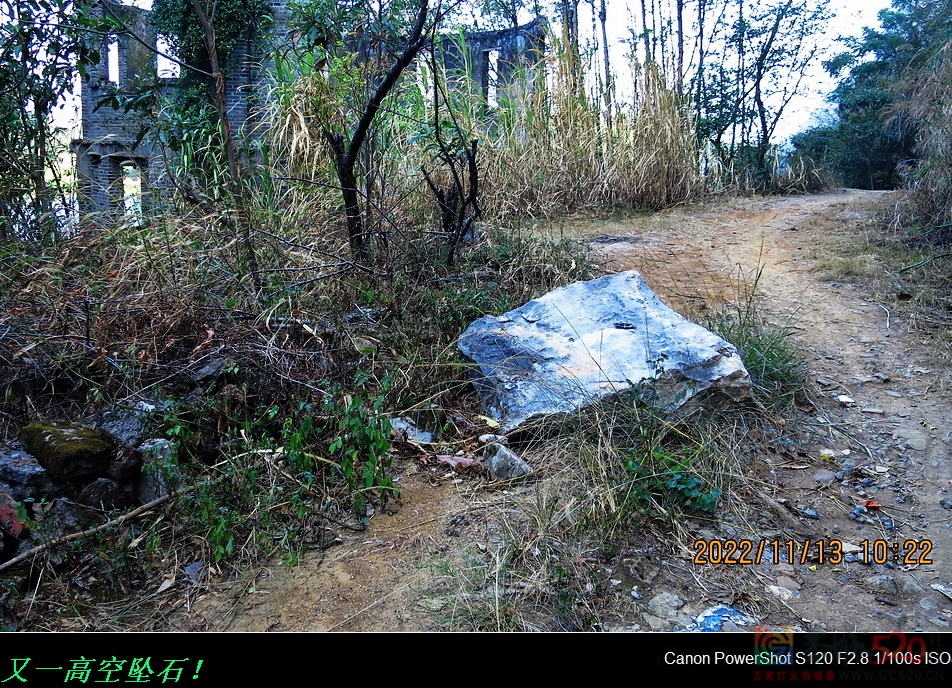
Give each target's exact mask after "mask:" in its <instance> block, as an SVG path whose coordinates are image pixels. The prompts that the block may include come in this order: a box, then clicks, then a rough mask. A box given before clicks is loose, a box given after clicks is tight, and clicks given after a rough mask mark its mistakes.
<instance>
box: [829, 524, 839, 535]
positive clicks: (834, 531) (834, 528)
mask: <svg viewBox="0 0 952 688" xmlns="http://www.w3.org/2000/svg"><path fill="white" fill-rule="evenodd" d="M831 530H832V531H833V534H834V535H839V533H840V527H839V525H837V524H835V523H834V524H833V528H831Z"/></svg>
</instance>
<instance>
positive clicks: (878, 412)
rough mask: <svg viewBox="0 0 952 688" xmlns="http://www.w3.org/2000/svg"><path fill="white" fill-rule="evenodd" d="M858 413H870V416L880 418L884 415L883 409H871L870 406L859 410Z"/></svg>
mask: <svg viewBox="0 0 952 688" xmlns="http://www.w3.org/2000/svg"><path fill="white" fill-rule="evenodd" d="M860 411H861V412H862V413H872V414H876V415H880V416H881V415H883V414H885V413H886V412H885V411H884V410H883V409H881V408H875V407H872V406H868V407H866V408H861V409H860Z"/></svg>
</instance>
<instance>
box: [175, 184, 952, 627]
mask: <svg viewBox="0 0 952 688" xmlns="http://www.w3.org/2000/svg"><path fill="white" fill-rule="evenodd" d="M892 202H894V201H893V198H892V197H891V196H890V195H889V194H884V193H877V192H856V191H851V192H837V193H829V194H822V195H815V196H798V197H776V198H767V199H761V198H755V199H735V200H730V201H720V202H716V203H711V204H708V205H705V206H700V207H692V208H682V209H676V210H673V211H669V212H665V213H658V214H653V215H650V216H645V217H642V218H635V219H627V220H624V221H615V222H606V221H598V222H591V223H575V224H573V225H572V226H570V227H567V228H566V232H568V233H570V234H571V235H574V236H577V237H579V238H581V239H585V240H589V241H592V242H593V246H595V247H596V250H597V251H598V253H599V254H600V255H601V257H602V259H603V260H604V261H605V264H606V269H608V270H610V271H620V270H626V269H631V268H635V269H639V270H641V271H642V272H643V274H644V275H645V277H646V279H647V280H648V282H649V284H651V286H652V287H653V288H654V289H655V290H656V291H657V292H658V293H659V294H660V295H661V296H662V298H663V299H664V300H665V301H666V302H668V303H669V304H670V305H672V306H673V307H675V308H678V309H680V310H682V311H693V312H696V311H697V309H699V308H701V307H705V306H706V307H714V306H716V305H717V302H718V301H720V300H722V299H725V298H726V299H733V298H735V297H736V295H737V290H738V289H740V290H741V291H743V289H744V288H745V286H744V285H747V286H750V285H751V284H752V283H753V282H755V281H756V282H758V283H757V293H758V294H759V295H760V297H761V299H762V304H763V309H764V312H765V313H766V314H767V316H768V318H770V319H771V320H772V321H773V322H774V323H775V324H778V325H787V326H791V327H792V328H793V335H792V336H793V339H794V340H795V342H796V344H797V345H798V347H799V348H800V349H801V350H802V351H803V352H804V354H805V356H806V357H807V359H808V368H809V376H810V380H811V386H810V399H811V402H812V407H811V406H809V405H808V406H806V407H805V409H806V412H805V415H804V417H803V418H801V419H799V420H798V421H797V423H796V425H797V432H798V434H797V435H795V436H794V435H792V434H790V433H789V432H788V431H789V428H780V429H778V430H777V433H776V437H772V438H771V437H765V438H763V442H762V445H763V446H761V447H759V449H764V451H759V452H756V453H755V454H754V455H755V457H756V458H754V459H753V460H752V464H751V465H749V466H747V467H746V470H748V471H749V473H750V475H751V477H752V479H753V481H754V482H752V487H751V489H750V490H748V491H747V492H746V493H744V494H746V495H747V498H749V500H750V504H749V509H750V512H751V513H750V520H749V521H738V520H736V519H735V520H733V522H725V521H720V522H710V523H705V524H701V525H694V526H692V528H693V530H692V532H693V533H694V535H695V537H696V538H697V539H699V540H703V541H705V542H716V543H719V544H720V545H721V546H723V547H728V546H730V545H729V543H739V542H742V541H744V540H748V539H750V540H751V541H752V542H755V543H756V542H766V543H767V554H766V555H763V554H762V553H761V556H756V555H755V554H751V555H750V556H749V557H746V558H744V557H742V558H741V561H738V563H734V564H729V563H728V564H725V563H716V561H717V560H718V559H719V558H720V559H723V558H724V556H725V555H724V553H723V552H721V551H715V550H714V549H712V548H711V547H710V546H707V547H704V546H700V547H699V546H694V547H692V543H691V541H690V538H689V539H688V541H685V542H682V543H680V546H677V547H675V546H673V545H672V547H669V548H668V551H664V548H660V549H659V548H657V547H655V548H646V549H644V550H643V551H638V552H629V553H628V556H627V557H625V556H619V557H617V558H616V559H614V560H611V561H609V560H605V561H599V562H594V563H593V564H592V566H593V567H594V568H597V569H598V570H599V571H598V573H600V574H601V575H602V577H603V578H604V580H606V581H609V582H607V583H606V587H607V588H608V589H609V590H608V591H607V592H606V593H605V595H604V596H603V599H602V600H601V605H602V606H601V607H600V609H601V610H602V616H601V618H600V620H599V623H598V626H599V627H600V628H604V629H608V630H611V629H618V630H672V629H677V628H685V627H687V628H696V627H698V626H699V621H698V617H699V616H700V615H702V613H703V612H704V611H705V610H709V609H711V608H712V607H715V606H717V605H724V606H725V607H727V608H729V609H731V610H734V611H733V612H732V614H733V613H734V612H736V614H734V616H733V617H732V618H731V619H729V620H726V621H725V622H724V623H723V624H717V625H718V626H722V627H723V628H724V629H725V630H735V629H738V628H744V627H751V626H753V625H755V624H760V625H765V626H770V627H775V628H795V629H801V630H813V631H823V630H826V631H854V630H855V631H885V630H915V629H923V630H926V631H938V630H946V629H949V628H950V626H952V611H950V609H952V597H950V596H952V528H950V524H952V511H950V509H952V487H950V484H952V483H950V481H952V456H950V449H952V404H950V392H952V375H950V370H949V368H948V367H946V366H945V365H944V364H943V363H942V362H941V361H939V360H938V358H937V357H936V356H935V354H934V351H933V350H932V349H930V340H931V339H932V338H933V337H935V336H936V335H937V332H936V331H935V330H929V329H928V328H927V327H926V328H925V329H924V324H923V323H922V322H917V321H915V320H914V319H913V318H912V316H911V311H909V310H908V309H907V308H906V306H907V303H908V301H907V298H908V297H909V296H910V294H908V293H907V292H906V291H905V290H906V289H907V287H906V286H905V285H902V284H900V283H899V282H898V281H895V283H891V282H890V279H891V278H889V276H888V275H884V273H883V271H882V269H881V268H880V267H879V266H878V264H877V261H876V259H875V257H873V256H871V255H864V254H863V253H862V250H861V245H862V244H861V242H857V241H856V240H855V239H856V237H857V236H859V235H861V234H862V233H864V232H875V231H878V230H877V229H876V227H877V226H878V225H877V217H878V216H879V215H880V214H881V213H882V212H883V211H884V209H886V208H887V207H888V205H889V204H890V203H892ZM758 274H759V280H758V279H757V276H758ZM874 280H875V281H876V283H877V284H878V285H880V286H881V287H882V290H881V291H877V290H874V289H873V288H872V287H871V286H869V285H870V284H871V283H872V281H874ZM398 472H399V474H400V484H401V485H402V489H403V497H402V503H401V506H400V508H399V509H398V510H397V511H396V513H395V514H393V515H385V514H380V515H378V516H376V517H375V518H373V519H372V520H371V522H370V527H369V528H368V530H366V531H365V532H360V533H349V532H347V531H345V530H341V531H339V532H337V537H338V539H339V544H338V545H337V546H335V547H332V548H330V549H328V550H326V551H325V552H323V553H321V554H317V553H314V554H311V555H308V556H307V557H306V558H305V559H304V560H303V561H302V562H301V563H300V565H299V566H297V567H295V568H293V569H289V568H288V567H286V566H283V565H281V564H280V563H275V564H274V565H273V566H271V567H270V568H268V569H263V570H261V571H258V572H255V573H254V575H253V576H249V578H248V579H247V580H244V581H242V582H240V583H233V584H230V585H225V584H222V585H219V586H215V585H213V586H212V587H211V588H209V589H207V590H204V591H201V593H200V594H199V593H196V594H195V595H194V599H190V600H188V604H187V608H186V610H185V612H184V615H183V617H182V618H181V619H180V620H179V621H178V622H177V625H178V627H179V628H181V629H189V630H197V629H210V630H233V631H242V630H247V631H251V630H254V631H324V630H347V631H372V630H437V629H442V628H448V627H453V626H452V624H451V623H449V621H448V620H450V619H452V618H453V617H454V616H455V615H456V613H457V612H458V611H459V610H457V609H455V608H454V605H455V604H458V599H459V598H458V597H455V598H454V597H453V596H446V595H443V596H440V595H439V594H438V591H439V590H440V589H441V586H442V589H443V590H444V592H445V590H446V586H447V585H458V582H455V583H453V582H451V583H448V582H447V581H449V580H450V578H449V576H448V570H449V568H451V563H452V562H460V561H463V560H464V559H463V556H464V554H465V552H466V551H467V549H471V548H473V547H474V546H479V543H480V542H482V540H481V539H480V538H481V537H482V536H483V535H484V534H485V532H486V530H487V529H489V530H492V528H498V527H499V523H498V522H497V520H496V519H494V518H489V517H487V516H486V514H487V513H488V511H487V507H488V505H489V504H490V502H492V504H493V509H494V512H493V513H500V512H499V511H498V509H499V506H500V500H502V502H503V503H504V502H505V500H506V499H507V494H501V493H499V492H498V491H497V492H494V493H492V494H491V495H490V494H489V493H488V492H484V491H482V490H481V489H479V486H480V485H479V484H480V479H478V478H470V477H466V476H457V475H456V474H454V473H453V472H452V471H451V470H449V469H448V468H447V467H446V466H441V467H439V468H436V467H434V466H423V465H420V464H418V463H415V462H412V461H405V462H402V465H401V466H399V470H398ZM513 489H518V488H513ZM751 524H753V526H755V527H756V529H758V530H759V532H756V533H755V532H752V530H751V528H752V526H751ZM818 540H822V541H823V542H824V547H825V548H826V552H827V554H826V557H825V560H824V561H818V560H817V559H816V557H815V556H812V555H811V557H810V558H809V559H806V558H805V559H803V560H802V561H801V552H802V544H803V543H804V542H806V541H810V542H811V543H815V542H816V541H818ZM790 542H793V549H789V550H788V549H787V548H789V547H790V545H789V544H788V543H790ZM811 547H813V548H814V550H815V549H816V547H817V546H816V545H815V544H813V545H811ZM814 550H811V551H814ZM788 552H789V553H788ZM836 552H839V553H840V557H839V558H837V557H836V556H835V553H836ZM775 554H776V556H775ZM790 554H792V557H791V556H790ZM705 557H707V558H711V557H713V559H714V560H715V563H706V564H705V563H699V561H700V560H703V559H704V558H705ZM755 558H757V559H759V563H757V562H754V561H753V560H754V559H755ZM775 558H776V559H783V560H784V561H778V562H775V561H774V559H775ZM747 559H749V561H747ZM454 600H456V601H454ZM543 625H544V624H543ZM700 625H703V623H700Z"/></svg>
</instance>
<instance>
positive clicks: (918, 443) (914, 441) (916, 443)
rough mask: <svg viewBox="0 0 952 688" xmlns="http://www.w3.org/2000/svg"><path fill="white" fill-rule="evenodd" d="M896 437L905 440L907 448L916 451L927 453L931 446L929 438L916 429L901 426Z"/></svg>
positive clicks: (895, 433)
mask: <svg viewBox="0 0 952 688" xmlns="http://www.w3.org/2000/svg"><path fill="white" fill-rule="evenodd" d="M894 435H895V436H896V437H897V438H900V439H903V440H905V442H906V446H907V447H909V448H910V449H915V450H916V451H925V450H926V448H927V447H928V446H929V436H928V435H927V434H925V433H922V432H919V431H918V430H916V429H914V428H908V427H904V426H899V427H898V428H896V430H895V432H894Z"/></svg>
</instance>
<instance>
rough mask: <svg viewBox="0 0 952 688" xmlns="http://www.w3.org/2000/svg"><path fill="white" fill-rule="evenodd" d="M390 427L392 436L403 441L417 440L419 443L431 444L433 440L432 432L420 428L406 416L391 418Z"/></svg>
mask: <svg viewBox="0 0 952 688" xmlns="http://www.w3.org/2000/svg"><path fill="white" fill-rule="evenodd" d="M390 427H391V429H392V433H393V435H394V437H396V438H398V439H402V440H404V441H405V442H419V443H420V444H431V443H432V442H433V433H432V432H426V431H425V430H420V429H419V428H418V427H417V426H415V425H414V424H413V423H411V422H410V421H409V420H407V419H406V418H399V417H398V418H391V419H390Z"/></svg>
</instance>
